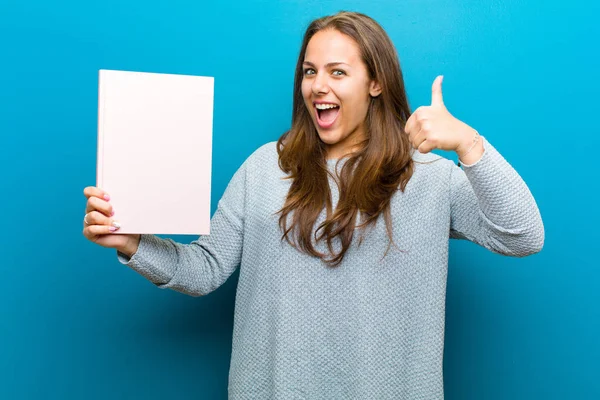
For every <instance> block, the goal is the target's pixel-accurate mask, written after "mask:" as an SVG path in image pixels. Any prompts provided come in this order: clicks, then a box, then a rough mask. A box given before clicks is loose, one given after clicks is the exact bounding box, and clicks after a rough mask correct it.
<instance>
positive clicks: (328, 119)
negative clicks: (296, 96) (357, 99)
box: [315, 104, 340, 128]
mask: <svg viewBox="0 0 600 400" xmlns="http://www.w3.org/2000/svg"><path fill="white" fill-rule="evenodd" d="M315 108H316V110H317V123H318V124H319V126H320V127H321V128H329V127H330V126H331V125H333V123H334V122H335V120H336V119H337V116H338V114H339V111H340V106H338V105H337V104H315Z"/></svg>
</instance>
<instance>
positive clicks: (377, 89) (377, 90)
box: [369, 80, 381, 97]
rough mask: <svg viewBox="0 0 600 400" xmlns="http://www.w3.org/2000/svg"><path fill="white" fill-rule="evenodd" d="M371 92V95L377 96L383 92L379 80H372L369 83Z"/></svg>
mask: <svg viewBox="0 0 600 400" xmlns="http://www.w3.org/2000/svg"><path fill="white" fill-rule="evenodd" d="M369 94H370V95H371V97H377V96H379V95H380V94H381V85H380V84H379V82H377V81H374V80H373V81H371V84H370V85H369Z"/></svg>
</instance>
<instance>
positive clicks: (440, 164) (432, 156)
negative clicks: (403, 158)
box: [412, 149, 454, 169]
mask: <svg viewBox="0 0 600 400" xmlns="http://www.w3.org/2000/svg"><path fill="white" fill-rule="evenodd" d="M412 151H413V153H412V159H413V161H414V165H415V168H427V169H448V168H451V167H452V166H453V165H454V161H452V160H450V159H448V158H446V157H444V156H442V155H439V154H436V153H432V152H429V153H421V152H420V151H419V150H416V149H413V150H412Z"/></svg>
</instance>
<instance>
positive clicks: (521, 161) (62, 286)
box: [0, 0, 600, 400]
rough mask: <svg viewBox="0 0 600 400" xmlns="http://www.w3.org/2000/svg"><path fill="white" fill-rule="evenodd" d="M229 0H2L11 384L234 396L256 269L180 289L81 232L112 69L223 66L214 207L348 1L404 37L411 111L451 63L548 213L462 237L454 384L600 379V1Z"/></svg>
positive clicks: (520, 395)
mask: <svg viewBox="0 0 600 400" xmlns="http://www.w3.org/2000/svg"><path fill="white" fill-rule="evenodd" d="M218 3H219V2H211V3H204V2H200V1H182V0H171V1H169V2H168V3H167V2H166V1H164V2H156V1H151V2H145V1H139V0H135V1H125V2H123V1H115V0H105V1H102V2H93V3H90V2H81V1H55V2H42V1H33V2H17V1H16V0H3V1H2V2H1V3H0V135H1V142H0V171H2V172H1V174H2V175H1V177H2V178H1V184H2V185H1V192H0V193H1V196H2V197H1V200H0V204H1V207H2V225H3V229H1V230H0V243H1V250H0V256H1V257H0V272H1V275H0V276H1V279H2V283H3V288H2V290H1V291H0V317H1V318H0V339H1V343H2V344H1V345H0V397H1V398H5V399H30V398H32V399H33V398H40V399H41V398H44V399H121V398H140V399H141V398H143V399H147V400H149V399H161V398H175V396H176V398H178V399H201V398H202V399H222V398H226V388H227V373H228V368H229V356H230V352H231V332H232V319H233V304H234V296H235V287H236V283H237V276H238V275H237V272H236V274H234V275H233V276H232V277H231V278H230V279H229V281H227V283H226V284H225V285H224V286H223V287H221V288H220V289H219V290H217V291H215V292H213V293H212V294H210V295H209V296H207V297H204V298H192V297H187V296H184V295H181V294H179V293H176V292H172V291H162V290H159V289H156V288H155V287H154V286H152V285H151V284H150V283H148V282H147V281H145V280H144V279H143V278H142V277H141V276H139V275H137V274H136V273H135V272H133V271H132V270H129V269H128V268H126V267H124V266H122V265H120V264H119V263H118V262H117V260H116V258H115V253H114V251H112V250H108V249H104V248H101V247H98V246H96V245H94V244H92V243H90V242H88V241H87V240H86V239H85V238H84V237H83V235H82V233H81V229H82V225H81V221H82V217H83V213H84V208H85V198H84V196H83V193H82V190H83V188H84V187H85V186H88V185H94V184H95V172H96V170H95V168H96V164H95V163H96V126H97V78H98V69H100V68H106V69H123V70H136V71H148V72H169V73H183V74H197V75H208V76H214V77H215V119H214V147H213V150H214V161H213V184H214V186H213V198H212V204H213V211H214V206H215V205H216V203H217V201H218V199H219V198H220V196H221V194H222V192H223V190H224V189H225V186H226V184H227V182H228V180H229V178H230V177H231V176H232V174H233V173H234V171H235V170H236V169H237V167H238V166H239V165H240V164H241V163H242V161H243V160H244V159H245V157H247V156H248V155H249V154H250V153H251V152H252V151H253V150H254V149H256V148H257V147H258V146H260V145H261V144H263V143H265V142H267V141H271V140H275V139H277V138H278V137H279V135H280V134H281V133H282V132H283V131H284V130H285V129H286V128H287V127H288V126H289V121H290V116H291V98H292V79H293V72H294V64H295V60H296V57H297V51H298V48H299V44H300V40H301V35H302V33H303V30H304V28H305V27H306V24H307V23H308V22H309V21H310V20H311V19H312V18H314V17H318V16H321V15H324V14H329V13H333V12H335V11H338V10H340V9H349V10H357V11H362V12H365V13H367V14H369V15H371V16H372V17H374V18H375V19H376V20H378V21H379V22H380V23H381V24H382V25H383V26H384V28H386V30H387V31H388V33H389V34H390V36H391V37H392V39H393V40H394V42H395V44H396V46H397V49H398V51H399V54H400V60H401V64H402V67H403V69H404V75H405V79H406V82H407V89H408V93H409V98H410V101H411V106H412V107H413V109H414V108H416V107H417V106H419V105H422V104H427V103H428V102H430V100H431V90H430V87H431V83H432V81H433V79H434V78H435V76H436V75H437V74H444V76H445V78H444V100H445V103H446V105H447V107H448V109H449V110H450V112H452V113H453V114H454V115H455V116H457V117H458V118H460V119H462V120H464V121H465V122H467V123H469V124H471V125H472V126H474V127H476V128H477V129H478V130H479V131H480V132H481V133H482V134H483V135H485V136H486V137H487V138H488V139H489V140H490V141H491V142H492V143H493V144H494V145H495V146H496V147H497V148H498V149H499V150H500V152H501V153H502V154H503V155H504V156H505V157H506V158H507V159H508V160H509V162H511V163H512V164H513V165H514V166H515V168H516V169H517V171H518V172H519V173H520V174H521V175H522V177H523V178H524V179H525V181H526V182H527V183H528V184H529V187H530V189H531V190H532V192H533V194H534V196H535V197H536V199H537V201H538V204H539V207H540V210H541V212H542V216H543V218H544V222H545V227H546V245H545V247H544V250H543V251H542V252H541V253H539V254H536V255H534V256H531V257H528V258H524V259H514V258H508V257H502V256H498V255H494V254H492V253H490V252H488V251H487V250H485V249H482V248H479V247H478V246H476V245H474V244H472V243H468V242H460V243H459V242H454V241H453V243H452V247H451V257H450V271H449V281H448V297H447V333H446V354H445V364H444V367H445V386H446V398H447V399H449V400H453V399H498V400H500V399H566V398H572V399H598V398H600V380H599V379H598V378H599V377H600V371H599V362H600V345H599V344H598V343H599V339H598V338H600V311H599V310H600V294H599V293H600V291H599V286H600V285H599V282H600V268H598V267H599V262H598V258H597V255H596V254H593V250H592V249H593V248H594V247H596V248H597V243H596V242H597V241H598V236H599V235H598V223H599V221H598V200H597V194H598V192H597V190H598V167H597V166H596V165H597V164H596V161H597V160H596V159H595V153H596V152H597V147H598V141H599V140H598V137H599V135H598V134H599V128H598V120H597V118H598V117H597V115H598V114H597V109H598V105H599V101H598V93H599V92H600V84H599V83H598V82H599V77H598V72H599V71H600V62H599V58H598V45H597V40H598V38H599V37H600V28H599V25H598V24H597V16H598V15H599V11H600V9H599V6H598V5H597V4H598V3H597V2H585V1H583V0H576V1H569V2H564V1H556V0H551V1H547V2H543V3H541V2H537V1H532V0H529V1H516V0H504V1H494V2H489V1H487V2H485V1H484V2H480V1H475V0H461V1H449V0H430V1H416V0H410V1H403V2H400V1H393V0H385V1H366V0H364V1H344V2H339V1H336V2H334V1H324V0H323V1H313V0H310V1H288V2H285V3H284V2H279V1H275V0H262V1H257V2H254V4H250V2H242V1H233V2H231V1H229V2H221V3H220V4H218ZM149 195H151V193H150V192H149ZM174 238H175V239H176V240H179V241H182V242H189V241H191V240H193V239H194V237H187V236H185V237H182V236H179V237H174ZM164 396H167V397H164Z"/></svg>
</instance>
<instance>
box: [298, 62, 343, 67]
mask: <svg viewBox="0 0 600 400" xmlns="http://www.w3.org/2000/svg"><path fill="white" fill-rule="evenodd" d="M303 64H307V65H310V66H311V67H315V64H313V63H311V62H310V61H304V63H303ZM342 64H343V65H347V66H348V67H349V66H350V65H349V64H346V63H344V62H340V61H336V62H330V63H327V64H325V68H331V67H337V66H338V65H342Z"/></svg>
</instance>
